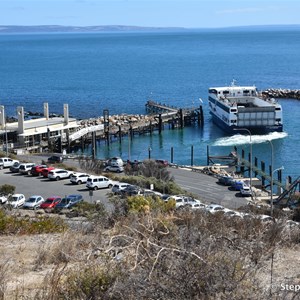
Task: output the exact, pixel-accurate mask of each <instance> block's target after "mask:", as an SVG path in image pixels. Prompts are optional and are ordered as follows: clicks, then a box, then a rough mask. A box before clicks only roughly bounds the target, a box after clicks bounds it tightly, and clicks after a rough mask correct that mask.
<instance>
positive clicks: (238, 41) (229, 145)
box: [0, 28, 300, 178]
mask: <svg viewBox="0 0 300 300" xmlns="http://www.w3.org/2000/svg"><path fill="white" fill-rule="evenodd" d="M232 79H235V80H237V84H239V85H253V84H254V85H256V86H257V87H258V89H260V90H264V89H267V88H287V89H300V31H299V30H290V29H289V30H280V29H278V28H276V29H274V30H273V31H272V30H268V31H263V30H261V31H257V30H255V31H254V30H253V31H251V30H247V31H243V30H240V31H239V30H230V29H228V30H219V31H218V30H202V31H188V32H138V33H136V32H122V33H117V32H115V33H111V32H103V33H90V34H89V33H84V34H22V35H21V34H1V35H0V82H1V85H0V104H1V105H4V106H5V108H6V114H7V115H10V116H14V115H16V107H17V106H24V109H25V111H33V112H42V111H43V103H44V102H48V103H49V109H50V113H58V114H62V113H63V104H64V103H68V104H69V110H70V115H72V116H73V117H76V118H90V117H96V116H101V115H102V114H103V109H109V112H110V114H121V113H128V114H133V113H134V114H144V113H145V103H146V101H147V100H149V99H152V100H155V101H160V102H164V103H167V104H172V105H174V106H178V107H191V106H195V105H200V104H202V105H203V108H204V117H205V124H204V127H203V128H198V127H197V126H192V127H186V128H184V129H183V130H180V129H176V130H167V129H166V130H165V131H164V132H163V133H162V134H161V135H158V133H154V134H153V135H152V136H148V135H147V136H141V137H136V138H134V139H133V140H132V141H130V142H129V141H128V140H127V138H124V140H123V141H122V144H119V143H118V142H115V143H112V144H110V146H109V147H107V146H106V145H105V144H104V142H101V143H100V144H99V143H98V153H97V156H98V157H99V158H105V157H111V156H121V157H122V158H123V159H125V160H126V159H128V158H129V157H130V158H131V159H139V160H141V159H144V158H147V157H148V155H149V148H150V149H151V150H150V155H151V157H152V158H158V159H166V160H169V161H170V159H171V150H170V149H171V147H173V149H174V163H179V164H186V165H189V164H191V148H192V146H193V148H194V159H193V163H194V164H195V165H205V164H206V155H207V146H209V149H210V154H211V155H220V154H221V155H227V154H229V152H230V151H232V150H233V146H235V145H236V146H237V147H238V149H241V148H242V147H243V148H245V150H246V151H249V149H250V145H249V143H250V138H249V136H241V135H233V136H230V135H228V134H226V133H224V132H223V131H222V130H220V129H219V128H217V127H216V126H215V125H214V124H212V122H211V119H210V115H209V112H208V103H207V91H208V88H209V87H213V86H224V85H228V84H230V83H231V81H232ZM278 101H279V102H280V103H281V104H282V106H283V112H284V132H283V133H272V134H270V135H264V136H252V137H251V141H252V146H253V156H256V157H258V159H259V161H261V160H263V161H265V162H266V164H267V165H268V164H270V157H271V154H272V148H271V145H270V143H269V142H268V140H271V142H272V145H273V149H274V151H273V154H274V165H273V167H274V169H276V168H280V167H281V166H283V167H284V171H283V175H284V176H287V175H290V176H292V177H293V178H296V177H297V176H298V175H300V168H299V165H300V159H299V148H298V146H299V142H300V138H299V137H300V135H299V132H300V101H299V100H293V99H279V100H278ZM90 150H91V149H90V148H88V149H85V153H86V154H89V153H90Z"/></svg>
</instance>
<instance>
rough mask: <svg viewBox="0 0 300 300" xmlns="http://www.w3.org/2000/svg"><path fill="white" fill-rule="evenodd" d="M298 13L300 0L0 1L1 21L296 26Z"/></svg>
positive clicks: (154, 25) (161, 25)
mask: <svg viewBox="0 0 300 300" xmlns="http://www.w3.org/2000/svg"><path fill="white" fill-rule="evenodd" d="M299 11H300V1H299V0H259V1H257V0H252V1H249V0H138V1H137V0H0V25H24V26H28V25H66V26H68V25H69V26H95V25H129V26H147V27H185V28H219V27H231V26H249V25H281V24H288V25H290V24H292V25H293V24H300V17H299Z"/></svg>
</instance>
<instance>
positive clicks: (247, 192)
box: [240, 185, 252, 197]
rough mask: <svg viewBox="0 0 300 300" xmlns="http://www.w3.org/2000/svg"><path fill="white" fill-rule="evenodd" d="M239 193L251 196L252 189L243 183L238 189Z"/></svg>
mask: <svg viewBox="0 0 300 300" xmlns="http://www.w3.org/2000/svg"><path fill="white" fill-rule="evenodd" d="M240 193H241V195H242V196H245V197H251V195H252V191H251V189H250V187H249V186H247V185H244V186H243V187H242V188H241V189H240Z"/></svg>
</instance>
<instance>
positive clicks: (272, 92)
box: [262, 89, 300, 100]
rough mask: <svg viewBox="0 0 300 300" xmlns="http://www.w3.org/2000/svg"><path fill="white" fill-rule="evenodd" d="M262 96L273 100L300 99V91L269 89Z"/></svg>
mask: <svg viewBox="0 0 300 300" xmlns="http://www.w3.org/2000/svg"><path fill="white" fill-rule="evenodd" d="M262 94H263V95H265V96H268V97H271V98H290V99H298V100H299V99H300V90H290V89H267V90H265V91H263V92H262Z"/></svg>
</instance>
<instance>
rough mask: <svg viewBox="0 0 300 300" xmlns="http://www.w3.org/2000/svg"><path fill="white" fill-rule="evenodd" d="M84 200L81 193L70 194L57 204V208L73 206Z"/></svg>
mask: <svg viewBox="0 0 300 300" xmlns="http://www.w3.org/2000/svg"><path fill="white" fill-rule="evenodd" d="M80 202H83V197H82V195H80V194H74V195H68V196H67V197H65V198H63V199H62V200H61V201H60V202H59V203H58V204H57V205H56V206H55V209H56V210H61V209H63V208H72V207H74V206H75V205H77V204H78V203H80Z"/></svg>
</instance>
